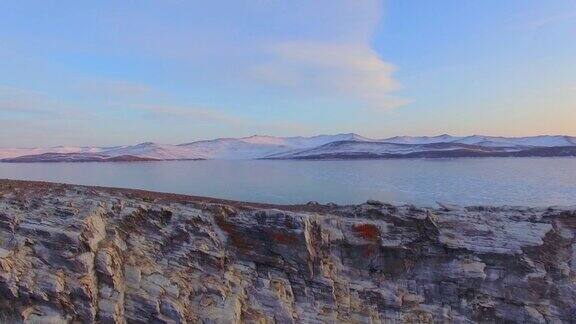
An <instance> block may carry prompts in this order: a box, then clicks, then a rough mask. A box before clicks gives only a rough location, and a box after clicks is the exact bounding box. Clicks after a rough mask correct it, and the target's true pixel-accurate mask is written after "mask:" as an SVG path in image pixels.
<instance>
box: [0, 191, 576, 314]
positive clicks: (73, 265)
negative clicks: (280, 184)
mask: <svg viewBox="0 0 576 324" xmlns="http://www.w3.org/2000/svg"><path fill="white" fill-rule="evenodd" d="M575 237H576V208H572V209H571V208H550V209H529V208H508V207H505V208H481V207H469V208H458V207H453V206H445V207H444V208H439V209H420V208H415V207H413V206H392V205H386V204H381V203H378V202H370V203H367V204H363V205H357V206H321V205H315V206H284V207H280V206H266V205H255V204H242V203H234V202H225V201H217V200H210V199H203V198H194V197H186V196H176V195H165V194H156V193H149V192H142V191H132V190H115V189H103V188H90V187H80V186H69V185H56V184H46V183H34V182H13V181H0V322H21V321H25V322H41V323H46V322H48V323H60V322H78V323H80V322H82V323H91V322H100V323H147V322H153V323H241V322H242V323H274V322H275V323H339V322H344V323H348V322H350V323H380V322H382V323H435V322H445V323H470V322H517V323H520V322H521V323H545V322H565V323H570V322H574V321H575V319H576V245H575V240H576V239H575Z"/></svg>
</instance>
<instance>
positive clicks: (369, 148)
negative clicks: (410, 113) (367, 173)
mask: <svg viewBox="0 0 576 324" xmlns="http://www.w3.org/2000/svg"><path fill="white" fill-rule="evenodd" d="M573 151H575V153H574V154H572V152H573ZM557 155H562V156H564V155H576V137H569V136H550V135H543V136H533V137H495V136H480V135H473V136H461V137H459V136H450V135H446V134H444V135H439V136H396V137H391V138H386V139H370V138H366V137H363V136H360V135H357V134H353V133H350V134H337V135H319V136H312V137H302V136H298V137H275V136H264V135H254V136H250V137H243V138H218V139H214V140H203V141H196V142H191V143H185V144H179V145H172V144H159V143H152V142H146V143H141V144H137V145H129V146H117V147H65V146H59V147H51V148H27V149H12V148H8V149H1V148H0V160H2V161H5V162H34V161H38V162H45V161H142V160H149V161H155V160H196V159H227V160H238V159H269V158H270V159H306V158H398V157H448V156H452V157H458V156H557Z"/></svg>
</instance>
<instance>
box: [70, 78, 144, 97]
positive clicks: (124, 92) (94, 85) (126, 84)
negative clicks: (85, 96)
mask: <svg viewBox="0 0 576 324" xmlns="http://www.w3.org/2000/svg"><path fill="white" fill-rule="evenodd" d="M80 90H82V91H85V92H88V93H92V94H95V95H105V96H113V97H140V96H143V95H146V94H149V93H150V92H152V89H151V87H149V86H148V85H145V84H142V83H137V82H130V81H124V80H90V81H86V82H83V83H81V84H80Z"/></svg>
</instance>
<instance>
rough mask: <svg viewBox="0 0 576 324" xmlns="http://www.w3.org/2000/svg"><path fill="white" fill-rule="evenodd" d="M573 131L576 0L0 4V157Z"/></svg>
mask: <svg viewBox="0 0 576 324" xmlns="http://www.w3.org/2000/svg"><path fill="white" fill-rule="evenodd" d="M348 132H355V133H359V134H361V135H364V136H369V137H373V138H384V137H389V136H395V135H438V134H444V133H448V134H452V135H472V134H483V135H500V136H527V135H537V134H564V135H573V136H574V135H576V2H575V1H573V0H547V1H541V0H507V1H501V0H483V1H461V0H438V1H417V0H385V1H376V0H314V1H310V0H293V1H281V0H234V1H231V0H228V1H223V0H209V1H204V0H195V1H184V0H157V1H147V0H140V1H134V0H126V1H114V0H101V1H91V2H85V1H67V0H59V1H53V0H45V1H35V0H34V1H31V0H18V1H9V0H8V1H0V146H3V147H33V146H54V145H102V146H106V145H126V144H135V143H139V142H144V141H154V142H160V143H172V144H177V143H184V142H190V141H193V140H199V139H210V138H216V137H240V136H250V135H253V134H266V135H275V136H296V135H317V134H336V133H348Z"/></svg>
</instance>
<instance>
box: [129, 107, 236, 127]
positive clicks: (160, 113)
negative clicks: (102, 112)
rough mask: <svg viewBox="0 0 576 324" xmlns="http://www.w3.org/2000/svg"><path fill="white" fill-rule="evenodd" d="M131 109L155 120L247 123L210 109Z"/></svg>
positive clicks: (230, 123)
mask: <svg viewBox="0 0 576 324" xmlns="http://www.w3.org/2000/svg"><path fill="white" fill-rule="evenodd" d="M130 108H132V109H136V110H140V111H143V112H145V113H147V114H149V115H150V116H152V117H154V118H170V119H180V120H185V121H187V122H190V121H195V122H199V123H205V122H214V123H225V124H229V125H238V124H242V123H244V122H245V120H244V119H243V118H240V117H237V116H234V115H231V114H228V113H225V112H222V111H219V110H216V109H210V108H202V107H192V106H173V105H133V106H131V107H130Z"/></svg>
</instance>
